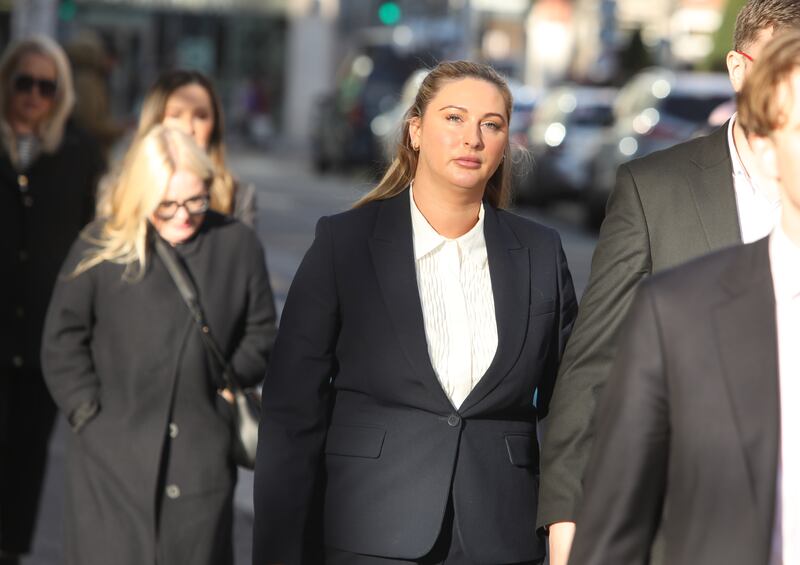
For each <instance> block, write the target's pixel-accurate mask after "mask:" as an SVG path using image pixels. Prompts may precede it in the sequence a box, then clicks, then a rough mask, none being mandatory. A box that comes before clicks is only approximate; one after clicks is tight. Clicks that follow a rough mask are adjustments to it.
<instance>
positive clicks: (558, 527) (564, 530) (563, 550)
mask: <svg viewBox="0 0 800 565" xmlns="http://www.w3.org/2000/svg"><path fill="white" fill-rule="evenodd" d="M548 531H549V534H550V535H549V540H548V548H549V553H550V565H567V561H568V560H569V550H570V548H571V547H572V539H573V538H574V537H575V522H556V523H555V524H550V527H549V528H548Z"/></svg>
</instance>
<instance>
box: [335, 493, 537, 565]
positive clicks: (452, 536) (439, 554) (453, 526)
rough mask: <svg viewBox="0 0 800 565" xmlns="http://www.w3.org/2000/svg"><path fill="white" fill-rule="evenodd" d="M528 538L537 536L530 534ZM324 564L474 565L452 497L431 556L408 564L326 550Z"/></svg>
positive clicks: (532, 563) (523, 564) (531, 563)
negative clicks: (460, 530)
mask: <svg viewBox="0 0 800 565" xmlns="http://www.w3.org/2000/svg"><path fill="white" fill-rule="evenodd" d="M531 535H536V534H535V533H533V532H531ZM541 563H542V561H523V562H520V563H502V564H501V563H498V564H497V565H541ZM325 565H474V561H472V560H470V559H469V558H468V557H467V554H466V552H465V551H464V547H463V545H462V543H461V535H460V533H459V528H458V520H457V519H456V517H455V513H454V512H453V500H452V498H451V499H450V500H449V501H448V502H447V511H446V512H445V517H444V521H443V522H442V531H441V532H440V534H439V537H438V538H437V539H436V543H434V545H433V549H431V551H430V553H428V554H427V555H425V556H424V557H422V558H421V559H417V560H413V561H407V560H404V559H390V558H386V557H377V556H373V555H359V554H357V553H350V552H347V551H340V550H338V549H333V548H329V547H328V548H325Z"/></svg>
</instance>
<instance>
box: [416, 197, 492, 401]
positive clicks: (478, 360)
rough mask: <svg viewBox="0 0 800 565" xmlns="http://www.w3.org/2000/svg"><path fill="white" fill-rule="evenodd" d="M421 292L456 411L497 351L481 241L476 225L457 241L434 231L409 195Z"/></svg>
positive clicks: (434, 351) (435, 359) (439, 369)
mask: <svg viewBox="0 0 800 565" xmlns="http://www.w3.org/2000/svg"><path fill="white" fill-rule="evenodd" d="M409 198H410V206H411V225H412V229H413V234H414V260H415V263H416V269H417V288H418V289H419V297H420V302H421V303H422V316H423V319H424V321H425V337H426V338H427V341H428V354H429V355H430V358H431V364H432V365H433V369H434V371H435V372H436V376H437V377H438V378H439V382H440V383H441V385H442V388H443V389H444V391H445V393H446V394H447V396H448V398H449V399H450V401H451V402H452V403H453V406H454V407H456V408H458V407H460V406H461V403H462V402H464V399H465V398H466V397H467V396H468V395H469V393H470V392H471V391H472V389H473V388H475V385H476V384H477V383H478V381H480V379H481V377H482V376H483V374H484V373H485V372H486V370H487V369H488V368H489V365H490V364H491V363H492V359H494V355H495V352H496V351H497V320H496V319H495V311H494V294H493V293H492V280H491V277H490V274H489V259H488V255H487V253H486V240H485V239H484V236H483V216H484V210H483V204H481V209H480V212H479V215H478V223H477V224H475V226H474V227H473V228H472V229H471V230H470V231H469V232H467V233H465V234H464V235H462V236H461V237H459V238H456V239H448V238H446V237H443V236H442V235H440V234H439V233H438V232H437V231H436V230H434V229H433V227H431V225H430V224H429V223H428V221H427V220H426V219H425V216H423V215H422V212H420V211H419V208H417V205H416V203H415V202H414V189H413V187H412V188H411V190H409Z"/></svg>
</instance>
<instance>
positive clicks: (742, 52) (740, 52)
mask: <svg viewBox="0 0 800 565" xmlns="http://www.w3.org/2000/svg"><path fill="white" fill-rule="evenodd" d="M736 52H737V53H738V54H739V55H741V56H742V57H744V58H745V59H747V60H748V61H750V62H751V63H755V62H756V60H755V59H753V58H752V57H751V56H750V55H748V54H747V53H745V52H744V51H739V50H738V49H736Z"/></svg>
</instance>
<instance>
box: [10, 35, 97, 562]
mask: <svg viewBox="0 0 800 565" xmlns="http://www.w3.org/2000/svg"><path fill="white" fill-rule="evenodd" d="M74 99H75V97H74V94H73V89H72V78H71V75H70V69H69V65H68V63H67V59H66V57H65V55H64V53H63V51H62V50H61V48H60V47H59V46H58V45H57V44H56V43H54V42H53V41H52V40H50V39H47V38H44V37H34V38H29V39H25V40H23V41H20V42H18V43H15V44H12V45H11V46H9V47H8V48H7V49H6V51H5V53H4V54H3V56H2V60H0V262H2V265H3V267H4V271H3V272H4V275H3V276H2V277H0V335H2V336H3V339H2V340H0V453H1V454H2V455H0V564H3V565H8V564H13V563H17V562H18V559H19V556H20V555H22V554H25V553H27V552H28V551H29V550H30V547H31V539H32V537H33V531H34V525H35V521H36V514H37V508H38V501H39V498H40V494H41V488H42V482H43V479H44V470H45V464H46V457H47V444H48V440H49V437H50V434H51V431H52V428H53V422H54V420H55V414H56V408H55V405H54V404H53V402H52V400H51V399H50V396H49V394H48V393H47V389H46V388H45V385H44V382H43V380H42V375H41V369H40V363H39V349H40V341H41V331H42V324H43V322H44V316H45V310H46V308H47V303H48V301H49V299H50V294H51V292H52V289H53V284H54V283H55V279H56V275H57V273H58V269H59V267H60V266H61V263H62V261H63V260H64V257H65V256H66V254H67V251H68V250H69V245H70V242H71V241H72V240H74V239H75V237H76V236H77V234H78V232H79V231H80V230H81V228H83V226H84V225H86V223H87V222H88V221H89V220H90V219H91V216H92V211H93V208H94V206H93V201H94V191H95V185H96V180H97V178H98V176H99V174H100V172H101V167H102V159H101V156H100V153H99V151H98V149H97V147H96V145H95V144H94V143H93V142H91V141H90V140H89V139H88V138H87V137H86V136H84V135H83V134H81V133H80V132H78V131H77V130H76V129H74V128H73V127H71V126H70V125H68V124H67V117H68V116H69V114H70V111H71V110H72V107H73V104H74Z"/></svg>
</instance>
